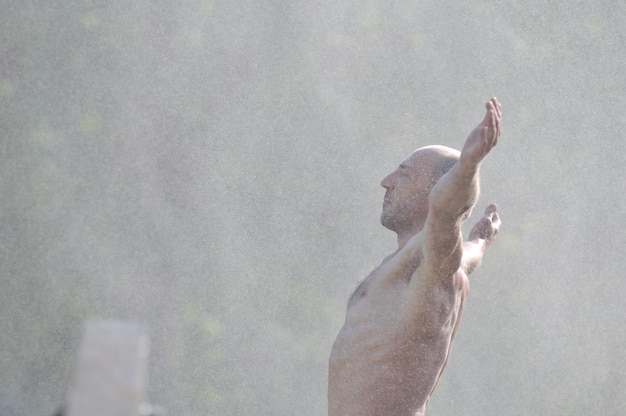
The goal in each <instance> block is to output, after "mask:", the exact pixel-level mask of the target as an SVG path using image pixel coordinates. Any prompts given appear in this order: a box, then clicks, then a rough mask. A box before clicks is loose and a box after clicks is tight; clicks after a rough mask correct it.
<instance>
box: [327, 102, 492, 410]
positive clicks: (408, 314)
mask: <svg viewBox="0 0 626 416" xmlns="http://www.w3.org/2000/svg"><path fill="white" fill-rule="evenodd" d="M500 118H501V110H500V103H499V102H498V100H497V99H495V98H492V99H491V100H490V101H489V102H488V103H487V114H486V115H485V118H484V119H483V121H482V122H481V123H480V124H479V125H478V126H477V127H476V128H475V129H474V130H473V131H472V132H471V133H470V135H469V136H468V138H467V140H466V141H465V145H464V146H463V150H462V151H461V152H460V153H459V152H458V151H456V150H453V149H450V148H447V147H443V146H428V147H424V148H420V149H418V150H416V151H414V152H413V153H411V154H410V155H409V156H408V157H407V158H406V159H405V160H404V161H403V162H402V163H401V164H400V166H399V167H398V168H397V169H396V170H395V171H394V172H392V173H391V174H389V175H388V176H387V177H386V178H385V179H383V181H382V183H381V185H382V186H383V188H385V189H386V193H385V199H384V203H383V212H382V215H381V222H382V224H383V226H385V227H387V228H389V229H390V230H392V231H394V232H396V234H397V236H398V250H397V251H396V252H395V253H394V254H392V255H390V256H389V257H387V258H386V259H385V260H383V262H382V264H381V265H380V266H379V267H378V268H377V269H376V270H374V271H373V272H372V273H371V274H370V275H369V276H368V277H367V278H366V279H365V280H364V281H363V282H362V283H361V284H360V285H359V287H358V288H357V289H356V291H355V292H354V294H353V295H352V297H351V298H350V301H349V302H348V309H347V313H346V320H345V323H344V325H343V328H342V329H341V331H340V332H339V335H338V336H337V339H336V340H335V343H334V345H333V349H332V352H331V355H330V367H329V386H328V409H329V411H328V414H329V416H422V415H424V412H425V408H426V403H427V402H428V400H429V398H430V395H431V394H432V392H433V390H434V388H435V385H436V384H437V381H438V380H439V377H440V376H441V373H442V371H443V369H444V367H445V365H446V362H447V360H448V357H449V354H450V347H451V345H452V340H453V338H454V335H455V333H456V331H457V329H458V326H459V322H460V320H461V315H462V313H463V305H464V303H465V299H466V297H467V294H468V291H469V283H468V280H467V275H468V274H469V273H471V272H472V271H473V270H474V269H475V268H476V267H478V266H479V265H480V262H481V259H482V256H483V254H484V253H485V251H486V250H487V248H488V247H489V245H490V244H491V243H492V242H493V240H494V239H495V236H496V234H497V232H498V229H499V227H500V219H499V218H498V215H497V213H496V206H495V205H490V206H489V207H487V209H486V211H485V214H484V216H483V217H482V218H481V219H480V220H479V221H478V223H477V224H476V225H475V226H474V228H473V229H472V230H471V232H470V235H469V240H468V241H467V242H466V243H463V239H462V235H461V226H462V223H463V221H464V220H465V219H466V218H467V217H468V216H469V214H470V212H471V209H472V208H473V206H474V204H475V202H476V200H477V199H478V194H479V171H480V164H481V162H482V160H483V159H484V158H485V156H487V154H488V153H489V151H490V150H491V149H492V148H493V147H494V146H495V145H496V143H497V142H498V138H499V136H500Z"/></svg>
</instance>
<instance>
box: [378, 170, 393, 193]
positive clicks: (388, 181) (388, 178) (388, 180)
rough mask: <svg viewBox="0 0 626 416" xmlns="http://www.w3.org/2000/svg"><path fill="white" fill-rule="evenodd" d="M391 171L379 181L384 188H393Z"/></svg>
mask: <svg viewBox="0 0 626 416" xmlns="http://www.w3.org/2000/svg"><path fill="white" fill-rule="evenodd" d="M391 175H392V174H391V173H390V174H389V175H387V176H385V177H384V178H383V180H382V181H380V186H382V187H383V188H385V189H392V188H393V182H392V181H391Z"/></svg>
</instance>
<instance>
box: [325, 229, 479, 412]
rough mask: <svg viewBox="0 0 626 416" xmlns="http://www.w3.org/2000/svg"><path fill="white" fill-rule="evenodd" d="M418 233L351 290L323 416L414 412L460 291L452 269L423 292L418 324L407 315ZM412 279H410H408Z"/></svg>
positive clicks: (432, 374) (441, 352)
mask: <svg viewBox="0 0 626 416" xmlns="http://www.w3.org/2000/svg"><path fill="white" fill-rule="evenodd" d="M421 244H422V242H421V234H418V235H416V236H415V237H414V238H413V239H412V240H411V241H410V242H409V243H407V245H405V246H404V247H403V248H402V249H401V250H399V251H398V252H397V253H396V254H394V255H393V256H391V257H390V258H388V259H386V260H385V261H384V262H383V264H381V265H380V266H379V267H378V268H377V269H376V270H374V271H373V272H372V273H371V274H370V276H368V278H367V279H365V280H364V281H363V283H362V284H361V285H360V286H359V287H358V288H357V290H356V291H355V292H354V294H353V295H352V298H351V299H350V302H349V304H348V310H347V313H346V321H345V324H344V326H343V328H342V329H341V331H340V332H339V335H338V336H337V339H336V341H335V344H334V346H333V350H332V353H331V356H330V368H329V393H328V400H329V416H351V415H359V416H364V415H372V416H373V415H389V416H413V415H415V414H418V415H419V414H421V413H422V412H423V411H424V407H425V404H426V402H427V401H428V398H429V396H430V393H431V392H432V390H433V389H434V387H435V384H436V383H437V380H438V379H439V376H440V374H441V371H442V370H443V367H444V366H445V363H446V361H447V359H448V355H449V351H450V346H451V343H452V338H453V336H454V332H455V329H456V327H457V324H458V322H459V320H460V316H461V313H462V310H463V304H464V301H465V297H466V295H467V291H468V283H467V279H466V277H465V274H464V273H463V272H462V271H459V272H457V273H455V274H454V276H451V278H448V279H438V280H439V282H440V285H439V286H438V287H432V288H431V289H429V290H431V292H432V293H430V294H429V295H428V296H427V297H426V298H428V299H429V303H430V305H428V309H429V310H430V311H432V316H430V317H429V318H430V319H429V321H430V323H431V324H432V325H429V326H428V327H424V326H422V325H418V324H417V322H415V320H414V319H413V318H414V316H413V314H414V310H413V301H412V298H413V297H414V296H413V295H414V293H409V291H411V292H412V291H415V289H416V288H415V286H414V284H411V285H409V282H410V281H411V280H412V279H420V278H422V277H423V276H422V275H421V274H422V273H423V272H422V270H421V269H420V267H419V266H420V265H419V258H420V252H421ZM413 283H415V282H413Z"/></svg>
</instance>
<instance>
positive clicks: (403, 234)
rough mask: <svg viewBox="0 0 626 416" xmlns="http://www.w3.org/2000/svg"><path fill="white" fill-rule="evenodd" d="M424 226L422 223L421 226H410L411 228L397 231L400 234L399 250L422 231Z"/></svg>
mask: <svg viewBox="0 0 626 416" xmlns="http://www.w3.org/2000/svg"><path fill="white" fill-rule="evenodd" d="M422 228H424V225H423V224H420V225H419V226H416V227H415V228H410V229H406V230H403V231H397V232H396V234H397V236H398V250H400V249H401V248H402V247H404V246H405V245H406V243H408V242H409V240H410V239H411V238H413V237H414V236H415V235H417V233H419V232H420V231H422Z"/></svg>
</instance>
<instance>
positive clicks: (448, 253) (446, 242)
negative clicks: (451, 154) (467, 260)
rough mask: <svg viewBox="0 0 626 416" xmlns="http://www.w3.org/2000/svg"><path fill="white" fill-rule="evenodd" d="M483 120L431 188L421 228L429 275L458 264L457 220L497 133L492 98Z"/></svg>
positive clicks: (472, 196) (472, 197) (468, 205)
mask: <svg viewBox="0 0 626 416" xmlns="http://www.w3.org/2000/svg"><path fill="white" fill-rule="evenodd" d="M486 107H487V113H486V114H485V118H484V119H483V121H482V122H481V123H480V124H479V125H478V126H477V127H476V128H475V129H474V130H473V131H472V132H471V133H470V135H469V136H468V137H467V139H466V141H465V145H464V146H463V150H462V151H461V155H460V157H459V161H458V162H457V163H456V164H455V165H454V167H453V168H452V169H451V170H450V171H449V172H448V173H446V174H445V175H444V176H443V177H442V178H441V179H440V180H439V181H438V182H437V184H436V185H435V186H434V187H433V189H432V191H431V192H430V194H429V202H430V206H429V213H428V217H427V220H426V224H425V227H424V238H425V240H424V258H425V260H426V262H427V265H428V266H427V268H428V269H429V271H428V274H429V275H430V276H433V278H435V277H434V276H442V275H451V274H452V273H454V272H455V271H456V270H458V268H459V267H460V265H461V261H462V256H463V244H462V238H461V223H462V221H463V219H465V217H466V216H467V215H468V214H469V212H470V211H471V209H472V207H473V206H474V204H475V202H476V200H477V199H478V195H479V192H480V185H479V172H480V164H481V162H482V161H483V159H484V158H485V157H486V156H487V154H489V152H490V151H491V149H492V148H493V147H494V146H495V145H496V144H497V142H498V138H499V136H500V117H501V111H500V103H499V102H498V100H497V99H495V98H492V99H491V100H490V101H489V102H488V103H487V105H486Z"/></svg>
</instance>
